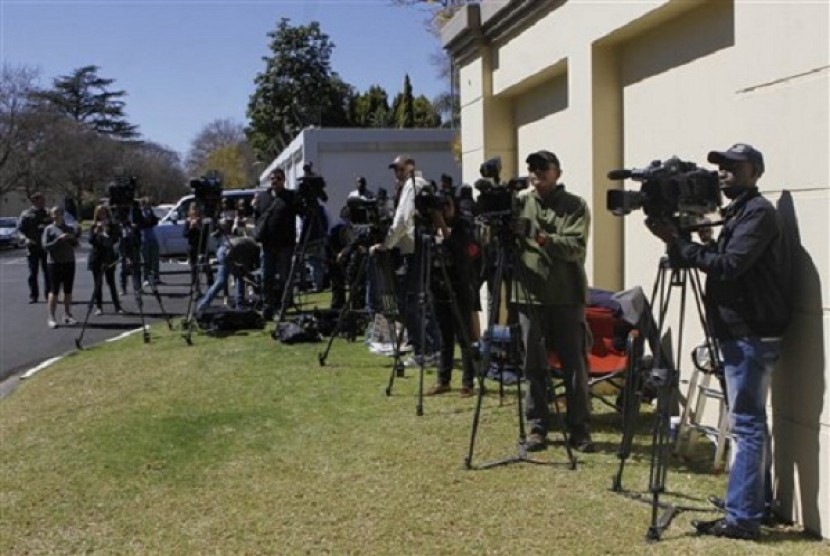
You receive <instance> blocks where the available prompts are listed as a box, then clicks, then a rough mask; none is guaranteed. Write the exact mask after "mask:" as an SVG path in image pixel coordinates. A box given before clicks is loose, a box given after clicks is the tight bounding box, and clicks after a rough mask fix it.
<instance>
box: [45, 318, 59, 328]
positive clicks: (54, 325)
mask: <svg viewBox="0 0 830 556" xmlns="http://www.w3.org/2000/svg"><path fill="white" fill-rule="evenodd" d="M46 324H47V325H48V326H49V328H57V327H58V323H57V321H56V320H55V319H49V320H47V321H46Z"/></svg>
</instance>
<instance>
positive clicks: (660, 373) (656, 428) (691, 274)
mask: <svg viewBox="0 0 830 556" xmlns="http://www.w3.org/2000/svg"><path fill="white" fill-rule="evenodd" d="M674 288H677V289H679V290H680V304H679V314H678V340H677V349H676V351H675V352H673V353H672V351H671V348H669V349H668V350H667V351H668V353H664V350H663V348H662V346H661V345H660V341H659V339H660V338H661V336H662V333H663V330H664V326H665V324H666V314H667V312H668V309H669V306H670V302H671V294H672V289H674ZM689 288H691V290H692V293H693V296H694V301H695V306H696V309H697V314H698V317H699V319H700V324H701V326H702V328H703V331H704V334H705V336H706V338H705V344H706V348H707V350H708V351H709V355H710V360H711V361H719V355H718V347H717V343H716V341H715V339H714V338H713V337H712V336H711V335H710V334H709V330H710V329H709V326H708V322H707V319H706V313H705V310H704V305H703V289H702V286H701V280H700V274H699V272H698V270H697V269H696V268H690V267H686V266H682V265H677V264H674V263H673V262H672V261H671V259H670V258H669V257H668V256H664V257H662V258H661V259H660V263H659V266H658V270H657V276H656V278H655V280H654V288H653V290H652V294H651V298H652V299H655V297H656V296H657V295H658V292H659V296H660V298H659V302H658V304H657V308H658V315H657V316H658V318H657V336H656V338H657V341H656V342H654V343H653V346H652V349H653V351H656V353H653V357H654V368H653V369H652V370H651V374H650V376H649V377H648V378H647V380H646V381H645V382H644V383H643V384H639V385H638V384H636V383H635V382H632V384H631V386H632V387H631V388H628V386H629V384H628V382H627V383H626V391H625V395H624V396H625V398H626V399H625V400H624V401H623V406H624V407H625V408H627V411H629V412H630V413H629V418H624V420H623V436H622V439H621V441H620V448H619V452H618V454H617V455H618V457H619V459H620V466H619V469H618V471H617V474H616V475H615V476H614V478H613V483H612V487H611V488H612V490H613V491H615V492H621V493H623V494H626V495H628V496H629V497H630V498H632V499H635V500H639V501H642V502H645V503H648V504H650V505H651V509H652V511H651V524H650V525H649V528H648V531H647V532H646V539H647V540H648V541H657V540H660V537H661V535H662V533H663V531H665V530H666V529H667V528H668V527H669V525H670V524H671V522H672V520H673V519H674V517H675V516H676V515H677V514H678V513H680V512H683V511H696V512H711V511H716V510H713V509H712V508H702V507H691V506H683V505H674V504H671V503H666V502H662V501H661V500H660V495H661V494H662V493H665V492H666V477H667V474H668V466H669V460H670V458H671V447H672V439H671V436H670V428H671V414H672V411H673V409H674V407H675V406H676V404H677V394H678V387H679V382H680V381H679V378H680V368H679V361H680V358H681V355H682V353H683V328H684V322H685V316H686V302H687V290H688V289H689ZM627 380H628V379H627ZM637 386H649V387H651V388H652V389H654V390H655V391H656V393H657V406H656V408H655V411H654V420H653V422H652V428H651V456H650V463H649V481H648V492H649V493H650V495H651V497H650V499H647V498H645V497H644V496H642V495H640V494H638V493H630V492H628V491H625V490H624V489H623V488H622V474H623V468H624V466H625V462H626V460H627V459H628V457H629V455H630V454H631V442H632V439H633V435H634V420H635V419H634V418H633V417H634V416H635V415H636V413H637V410H636V408H637V407H638V406H639V404H640V401H641V396H642V394H641V390H640V388H637ZM661 510H662V512H661Z"/></svg>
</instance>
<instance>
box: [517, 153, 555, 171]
mask: <svg viewBox="0 0 830 556" xmlns="http://www.w3.org/2000/svg"><path fill="white" fill-rule="evenodd" d="M525 163H527V164H528V165H529V166H531V167H539V168H541V169H543V170H546V169H547V168H548V166H550V165H551V164H552V165H554V166H556V169H557V170H559V169H561V168H562V167H561V166H560V165H559V159H558V158H557V157H556V155H555V154H553V153H552V152H550V151H536V152H535V153H530V154H529V155H527V158H526V159H525Z"/></svg>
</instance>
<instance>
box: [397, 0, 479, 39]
mask: <svg viewBox="0 0 830 556" xmlns="http://www.w3.org/2000/svg"><path fill="white" fill-rule="evenodd" d="M391 2H392V5H394V6H402V7H407V8H417V9H420V10H422V11H425V12H427V13H428V15H429V18H428V19H427V21H426V24H427V27H428V28H429V29H430V31H432V32H433V33H436V34H437V33H438V31H439V30H440V29H441V27H443V25H444V24H445V23H446V22H447V21H449V20H450V19H452V16H453V15H455V12H457V11H458V10H460V9H461V8H463V7H464V6H466V5H467V4H480V3H481V0H391Z"/></svg>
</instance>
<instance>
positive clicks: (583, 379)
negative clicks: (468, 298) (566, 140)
mask: <svg viewBox="0 0 830 556" xmlns="http://www.w3.org/2000/svg"><path fill="white" fill-rule="evenodd" d="M526 162H527V168H528V172H529V173H530V183H531V187H530V188H528V189H526V190H524V191H521V192H520V193H519V194H518V195H517V204H518V214H517V219H516V222H517V223H518V226H517V227H518V228H522V229H521V233H520V234H519V239H518V242H519V246H520V250H521V254H520V257H519V265H518V267H519V268H518V269H517V272H515V273H514V276H513V278H514V280H513V286H512V291H511V301H512V302H513V303H514V304H516V307H517V310H518V314H519V324H520V325H521V329H522V339H523V341H524V345H525V360H524V373H525V377H526V378H527V380H528V392H527V411H526V415H527V421H528V426H529V428H530V436H529V437H528V443H527V449H528V450H531V451H536V450H543V449H544V448H545V447H546V443H547V440H546V437H547V432H548V428H549V427H550V425H551V420H550V409H549V407H548V396H547V384H548V381H547V373H548V368H547V352H548V351H549V350H552V349H555V350H556V352H557V353H558V355H559V359H560V360H561V361H562V365H563V369H564V374H565V397H566V399H567V404H568V411H567V416H566V419H565V423H566V425H567V429H568V432H569V433H570V434H569V438H568V441H569V443H570V444H571V446H572V447H573V448H575V449H577V450H580V451H583V452H590V451H593V444H592V442H591V433H590V429H589V420H590V415H591V409H590V408H591V406H590V397H589V392H588V370H587V362H586V357H585V348H586V346H585V300H586V296H587V278H586V276H585V251H586V247H587V244H588V233H589V228H590V223H591V216H590V211H589V209H588V206H587V205H586V203H585V201H584V200H583V199H582V198H580V197H578V196H576V195H574V194H572V193H569V192H568V191H566V190H565V186H564V185H562V184H561V183H558V182H559V177H560V176H561V175H562V169H561V166H560V164H559V159H558V158H557V157H556V155H555V154H553V153H552V152H550V151H538V152H535V153H532V154H531V155H529V156H528V157H527V159H526Z"/></svg>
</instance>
